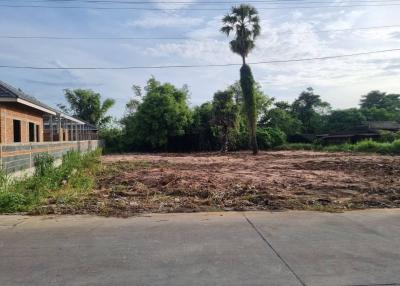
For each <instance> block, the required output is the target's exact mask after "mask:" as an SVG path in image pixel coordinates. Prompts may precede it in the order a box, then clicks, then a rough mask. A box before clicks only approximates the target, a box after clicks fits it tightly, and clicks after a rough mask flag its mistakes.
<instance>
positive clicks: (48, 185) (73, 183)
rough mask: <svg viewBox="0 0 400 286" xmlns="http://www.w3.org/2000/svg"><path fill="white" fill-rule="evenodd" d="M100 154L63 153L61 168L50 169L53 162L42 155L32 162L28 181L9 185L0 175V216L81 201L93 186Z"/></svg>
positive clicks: (8, 181)
mask: <svg viewBox="0 0 400 286" xmlns="http://www.w3.org/2000/svg"><path fill="white" fill-rule="evenodd" d="M100 155H101V150H96V151H93V152H89V153H86V154H81V153H79V152H76V151H70V152H68V153H66V154H65V155H64V156H63V158H62V164H61V165H60V166H58V167H54V165H53V163H54V158H53V157H52V156H50V155H48V154H42V155H40V156H37V157H36V158H35V162H34V163H35V167H36V169H35V173H34V175H33V176H31V177H26V178H23V179H21V180H16V181H10V180H9V178H8V177H7V176H6V175H5V173H4V172H0V213H1V212H16V211H29V210H31V209H32V208H35V207H37V206H39V205H41V204H42V203H43V201H46V200H52V201H55V202H57V203H58V202H62V203H71V202H74V201H77V200H79V199H80V198H81V194H82V193H85V192H87V191H89V190H90V189H91V188H92V187H93V185H94V176H93V174H94V173H95V172H96V171H97V170H98V168H99V166H100V160H99V157H100Z"/></svg>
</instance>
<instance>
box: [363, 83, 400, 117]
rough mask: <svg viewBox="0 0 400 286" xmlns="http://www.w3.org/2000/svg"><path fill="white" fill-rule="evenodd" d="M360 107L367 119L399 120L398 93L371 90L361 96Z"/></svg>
mask: <svg viewBox="0 0 400 286" xmlns="http://www.w3.org/2000/svg"><path fill="white" fill-rule="evenodd" d="M360 107H361V110H362V112H363V114H364V115H365V116H366V117H367V120H368V121H386V120H397V121H400V94H386V93H385V92H381V91H379V90H373V91H371V92H369V93H368V94H366V95H363V96H362V98H361V102H360Z"/></svg>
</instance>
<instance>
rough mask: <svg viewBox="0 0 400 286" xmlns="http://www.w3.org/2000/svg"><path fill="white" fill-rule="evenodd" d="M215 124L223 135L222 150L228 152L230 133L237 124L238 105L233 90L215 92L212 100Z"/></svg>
mask: <svg viewBox="0 0 400 286" xmlns="http://www.w3.org/2000/svg"><path fill="white" fill-rule="evenodd" d="M212 111H213V112H212V114H213V120H212V122H213V124H214V125H215V126H216V128H217V130H218V133H220V135H221V139H222V140H221V141H222V144H221V145H222V148H221V152H227V151H228V146H229V133H230V131H231V130H232V129H234V128H235V127H236V126H237V122H238V113H239V109H238V106H237V105H236V104H235V102H234V101H233V93H232V92H231V91H218V92H216V93H215V94H214V99H213V102H212Z"/></svg>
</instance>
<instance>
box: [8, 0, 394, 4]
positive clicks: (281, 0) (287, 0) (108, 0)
mask: <svg viewBox="0 0 400 286" xmlns="http://www.w3.org/2000/svg"><path fill="white" fill-rule="evenodd" d="M0 2H13V3H16V2H19V3H21V2H22V3H24V2H28V3H41V2H50V3H68V2H69V3H74V2H75V3H76V2H79V3H105V4H115V3H117V4H132V5H136V4H192V5H198V4H206V5H220V4H231V5H235V4H241V3H243V1H212V2H210V1H196V2H191V1H151V2H149V1H123V0H57V1H55V0H35V1H34V0H20V1H11V0H0ZM299 2H300V3H301V2H302V3H306V4H332V3H333V2H330V1H314V0H250V1H245V3H266V4H268V3H272V4H293V3H299ZM385 2H398V0H353V1H347V3H385ZM340 3H346V2H339V4H340ZM336 4H338V3H337V2H336Z"/></svg>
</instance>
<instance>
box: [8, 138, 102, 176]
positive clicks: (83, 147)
mask: <svg viewBox="0 0 400 286" xmlns="http://www.w3.org/2000/svg"><path fill="white" fill-rule="evenodd" d="M99 147H102V141H101V140H85V141H66V142H42V143H15V144H7V145H3V144H0V166H1V168H2V169H3V170H5V172H6V173H7V174H11V173H14V172H18V171H23V170H27V169H31V168H33V167H34V165H33V164H34V159H35V156H37V155H39V154H42V153H49V154H50V155H52V156H54V158H56V159H59V158H61V157H62V156H63V155H64V154H65V153H67V152H68V151H72V150H76V151H79V152H88V151H92V150H95V149H97V148H99Z"/></svg>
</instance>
